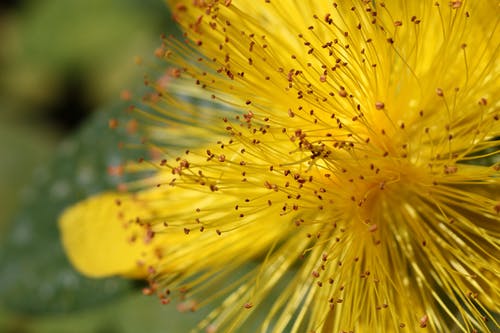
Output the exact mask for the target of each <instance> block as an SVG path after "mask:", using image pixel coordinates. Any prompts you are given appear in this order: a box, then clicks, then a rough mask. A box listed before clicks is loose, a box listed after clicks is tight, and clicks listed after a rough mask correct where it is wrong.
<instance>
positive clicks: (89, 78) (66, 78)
mask: <svg viewBox="0 0 500 333" xmlns="http://www.w3.org/2000/svg"><path fill="white" fill-rule="evenodd" d="M171 31H172V30H171V24H170V23H169V13H168V11H167V9H166V7H165V4H164V3H163V2H162V1H161V0H107V1H101V0H88V1H74V0H69V1H65V0H64V1H63V0H45V1H36V0H32V1H28V0H25V1H21V0H20V1H10V5H9V6H6V4H4V3H2V4H0V40H1V41H2V47H0V154H1V156H2V158H1V159H0V202H1V204H0V207H1V209H0V261H1V263H0V332H6V333H9V332H16V333H34V332H42V333H43V332H51V333H53V332H86V333H90V332H138V331H147V332H164V331H165V327H172V329H173V331H174V332H176V331H185V330H186V327H188V326H187V324H186V323H189V325H192V322H193V318H192V316H191V315H186V316H185V320H183V321H182V322H184V324H183V323H182V322H181V323H180V324H179V323H178V324H177V325H184V327H182V326H172V325H173V324H172V323H173V322H174V320H172V318H173V317H174V316H175V317H176V314H177V311H176V309H175V307H174V306H170V307H162V306H160V305H159V304H158V301H157V299H155V298H146V297H144V296H142V295H141V294H140V291H139V288H138V286H134V283H133V282H130V281H125V280H119V279H109V280H104V281H102V280H90V279H86V278H83V277H81V276H79V275H78V274H77V273H76V272H75V271H74V270H73V269H72V268H71V267H70V265H69V264H68V262H67V260H66V259H65V257H64V255H63V253H62V249H61V246H60V242H59V239H58V230H57V225H56V222H57V221H56V218H57V215H58V213H59V212H60V211H61V210H62V209H63V207H64V206H65V205H67V204H69V203H71V202H74V201H76V200H79V199H81V198H83V197H84V196H86V195H88V194H90V193H95V192H97V191H100V190H102V189H104V188H109V187H114V186H115V185H116V183H117V181H118V178H116V177H114V176H109V175H108V174H107V167H108V166H110V165H116V164H118V163H119V162H120V160H121V159H123V156H122V155H121V154H122V151H119V149H118V148H117V141H119V140H120V135H121V136H122V137H123V135H125V134H124V133H120V132H118V133H113V132H112V131H110V130H109V129H108V128H107V127H108V120H109V118H111V117H114V115H117V117H121V118H122V122H125V121H126V120H124V119H123V117H126V116H127V114H126V113H125V112H123V111H124V110H125V109H126V106H127V105H128V103H125V102H121V103H120V102H118V103H115V104H114V106H113V107H111V108H106V109H102V108H100V111H97V113H96V114H95V115H93V116H91V119H89V120H88V121H87V122H86V125H84V127H83V128H82V130H80V131H78V133H76V134H71V133H70V132H69V131H70V130H71V131H72V130H73V129H75V128H76V127H78V126H79V124H80V122H81V120H82V119H84V118H87V117H88V116H89V114H90V111H93V110H94V109H97V110H99V108H97V106H99V105H106V104H109V101H117V100H118V99H119V92H120V91H121V90H123V89H125V88H129V87H131V86H135V87H137V86H138V84H140V82H141V81H142V76H143V75H144V73H145V72H149V71H150V70H149V69H148V68H147V67H144V66H143V67H138V66H136V64H135V63H134V57H135V56H136V55H138V56H143V57H144V58H146V59H147V58H148V57H149V55H150V54H152V51H153V50H154V49H155V47H156V46H157V45H158V44H159V35H160V33H162V32H165V33H170V32H171ZM145 63H152V62H151V61H148V60H146V61H145ZM135 96H136V97H137V98H138V99H140V96H139V95H138V94H135ZM103 133H104V135H103ZM68 134H69V136H70V137H71V138H70V139H64V142H63V143H62V144H61V141H62V140H63V137H65V136H68ZM127 137H129V135H128V134H127ZM57 147H59V148H57ZM127 295H128V296H127ZM118 296H123V297H121V298H119V297H118ZM112 299H114V300H113V301H112ZM110 301H111V303H110ZM78 309H83V310H78ZM70 310H71V312H68V311H70ZM77 310H78V311H77ZM49 312H50V313H52V314H51V315H47V314H46V313H49ZM197 316H199V315H198V314H197ZM175 322H179V321H178V320H176V321H175Z"/></svg>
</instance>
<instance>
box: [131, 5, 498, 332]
mask: <svg viewBox="0 0 500 333" xmlns="http://www.w3.org/2000/svg"><path fill="white" fill-rule="evenodd" d="M170 5H171V8H172V11H173V14H174V17H175V19H176V20H177V21H178V22H179V23H180V25H181V26H182V27H183V29H184V31H185V33H184V37H185V40H184V41H179V40H177V39H175V38H173V37H164V38H163V43H162V46H161V47H160V48H159V49H158V50H156V52H155V54H156V55H157V56H158V57H160V58H165V59H166V60H167V61H168V63H169V66H170V69H169V70H168V71H167V73H166V74H165V76H164V77H162V78H161V79H159V80H157V81H155V80H150V81H149V82H148V84H149V85H151V86H154V87H155V89H156V90H155V93H153V94H151V95H150V96H148V98H147V99H146V101H147V103H149V105H150V107H151V108H150V110H149V111H142V110H138V112H140V113H141V114H142V115H143V116H144V120H143V122H142V123H143V124H145V126H147V127H148V130H149V131H150V139H151V140H150V141H149V142H153V143H154V144H152V146H154V149H155V150H156V151H157V152H158V151H159V152H160V158H159V159H158V160H153V161H151V162H150V164H148V167H147V168H148V169H149V168H150V166H153V167H154V169H155V170H157V171H156V174H155V176H153V177H151V178H148V179H146V180H144V181H142V182H141V186H143V187H144V186H145V184H148V185H150V188H149V189H143V190H142V191H141V192H140V193H142V194H140V195H142V196H143V197H144V201H146V202H147V204H148V205H149V206H150V207H151V209H152V210H153V211H155V212H156V213H150V214H148V216H147V217H145V218H142V219H141V217H140V216H138V218H139V219H138V221H139V222H140V224H142V225H145V226H146V227H147V229H148V230H150V231H151V232H153V233H154V234H155V235H156V236H155V237H156V238H158V237H160V238H161V239H168V237H169V235H170V234H175V235H176V236H175V237H179V235H178V234H179V233H183V236H184V238H185V240H183V241H180V242H179V243H178V244H177V245H176V244H175V243H174V244H172V242H170V243H169V245H168V246H163V245H162V244H163V243H162V241H161V239H160V240H159V241H158V242H157V243H156V244H157V245H155V246H156V247H155V251H156V252H155V253H156V258H155V260H153V261H151V262H150V263H149V265H150V266H151V267H150V268H151V269H150V273H151V274H150V279H151V281H153V282H152V286H153V289H154V290H155V291H156V292H158V294H159V295H160V297H161V298H162V300H165V299H170V297H171V296H170V290H174V289H178V290H180V291H181V292H182V293H183V294H185V295H183V298H185V299H187V300H190V301H192V302H193V303H189V304H190V308H197V307H198V306H199V305H202V304H204V303H205V302H210V301H213V299H216V298H218V297H219V296H220V297H222V301H221V302H220V304H219V306H218V307H217V308H216V309H215V310H214V311H213V312H212V313H211V314H210V315H209V316H208V317H207V319H206V320H205V321H203V322H202V323H200V325H199V328H200V329H205V330H206V331H207V332H215V331H217V332H226V331H227V332H237V331H238V329H239V328H240V327H241V325H243V324H244V322H256V321H258V322H259V323H260V324H259V325H258V326H257V328H256V330H260V331H262V332H317V333H319V332H325V333H326V332H399V331H401V332H420V331H421V330H422V329H423V328H426V329H427V331H429V332H431V331H432V332H449V331H451V330H452V329H456V330H459V331H464V332H473V331H488V323H487V321H490V322H493V326H496V323H495V319H494V317H493V315H491V312H499V308H498V304H499V301H500V297H499V295H500V288H499V286H500V284H499V282H500V279H499V270H500V265H499V260H498V258H499V251H498V248H499V241H498V239H499V238H498V237H499V235H500V227H499V226H500V224H499V219H500V215H499V214H500V197H499V195H500V173H499V169H500V163H499V162H498V147H499V144H500V140H499V137H500V121H499V117H500V111H499V103H498V97H499V93H500V78H499V72H500V71H499V64H498V60H497V59H498V49H499V40H500V35H499V29H498V23H499V18H500V15H499V14H500V7H499V6H498V3H497V1H495V0H485V1H472V0H470V1H451V2H449V1H435V0H433V1H427V0H425V1H404V0H396V1H387V3H384V2H381V1H376V0H373V1H372V0H346V1H338V2H337V3H335V2H332V1H312V0H309V1H308V0H305V1H293V0H265V1H264V0H258V1H256V0H253V1H250V0H233V1H231V0H226V1H218V0H194V1H170ZM195 100H196V101H197V102H196V101H195ZM200 101H203V102H202V103H200ZM196 104H198V106H196ZM193 138H194V139H193ZM179 141H180V142H179ZM178 143H180V145H181V146H184V147H185V146H190V148H189V150H185V151H182V152H181V153H175V151H176V149H175V148H170V149H167V148H165V146H167V147H169V146H170V147H172V146H175V145H176V144H178ZM179 150H180V149H178V150H177V152H178V151H179ZM183 150H184V149H183ZM484 164H487V165H484ZM151 193H154V194H151ZM134 218H135V216H134ZM166 242H167V243H168V241H166ZM248 262H256V263H258V264H257V268H255V269H253V270H252V271H251V272H250V273H249V274H247V275H244V276H243V277H241V278H234V279H233V280H232V281H233V282H232V283H230V284H228V285H227V286H225V287H223V288H221V290H220V293H214V291H213V288H214V286H219V287H220V285H221V281H226V280H227V279H228V277H230V276H232V275H233V274H235V273H234V272H236V271H237V269H239V268H240V267H242V266H244V265H245V264H246V263H248ZM165 286H168V288H169V289H168V290H169V291H168V293H167V294H165V293H164V288H165ZM276 291H277V292H276ZM207 294H208V295H209V297H208V296H207ZM205 297H208V298H205ZM164 302H166V301H164ZM266 307H267V308H266ZM259 308H265V309H266V311H267V315H266V316H265V317H264V319H262V317H260V318H259V317H258V313H259V312H258V309H259ZM256 309H257V310H256ZM490 327H491V325H490Z"/></svg>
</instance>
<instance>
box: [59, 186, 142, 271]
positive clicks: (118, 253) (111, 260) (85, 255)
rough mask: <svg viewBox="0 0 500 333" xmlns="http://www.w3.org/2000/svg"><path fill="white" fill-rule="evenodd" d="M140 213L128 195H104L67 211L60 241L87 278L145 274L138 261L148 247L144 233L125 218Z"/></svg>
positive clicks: (92, 198) (138, 204) (63, 219)
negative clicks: (127, 215)
mask: <svg viewBox="0 0 500 333" xmlns="http://www.w3.org/2000/svg"><path fill="white" fill-rule="evenodd" d="M134 210H136V211H135V213H139V212H140V211H141V210H144V209H142V207H141V205H140V203H138V202H134V200H132V199H131V197H130V195H124V194H119V193H104V194H101V195H98V196H94V197H91V198H89V199H87V200H84V201H82V202H80V203H78V204H76V205H74V206H72V207H70V208H68V209H67V210H66V211H65V212H64V213H63V214H62V215H61V217H60V220H59V226H60V230H61V236H62V242H63V245H64V249H65V250H66V254H67V256H68V258H69V259H70V261H71V263H72V264H73V265H74V266H75V267H76V268H77V269H78V270H79V271H80V272H81V273H83V274H85V275H87V276H90V277H104V276H109V275H126V276H133V277H143V276H145V275H146V274H147V270H146V268H145V267H142V268H141V261H142V260H144V256H145V253H146V252H147V250H148V247H149V245H148V244H147V243H148V242H147V241H146V238H145V237H146V236H147V235H146V231H145V230H144V229H143V228H142V227H140V226H139V225H138V224H135V223H133V222H131V221H129V220H127V219H126V218H125V215H124V214H125V213H128V212H130V211H134Z"/></svg>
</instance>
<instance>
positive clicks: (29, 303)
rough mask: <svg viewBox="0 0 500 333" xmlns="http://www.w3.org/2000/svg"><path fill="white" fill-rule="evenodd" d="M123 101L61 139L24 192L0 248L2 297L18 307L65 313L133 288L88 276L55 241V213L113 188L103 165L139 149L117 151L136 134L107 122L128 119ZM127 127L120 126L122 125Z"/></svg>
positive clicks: (128, 283) (112, 178) (116, 162)
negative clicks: (112, 127)
mask: <svg viewBox="0 0 500 333" xmlns="http://www.w3.org/2000/svg"><path fill="white" fill-rule="evenodd" d="M127 106H128V105H127V104H126V103H125V102H121V103H118V104H116V105H114V106H112V107H110V108H109V109H105V110H101V111H100V112H96V113H95V114H94V115H93V117H92V118H91V119H90V120H89V121H88V123H87V124H86V125H84V126H83V127H82V129H81V131H80V132H79V133H77V134H76V135H75V136H74V137H73V138H71V139H69V140H68V141H66V142H64V143H62V144H61V147H60V149H59V151H58V152H57V154H56V156H55V158H54V159H53V160H52V161H51V163H49V165H47V166H45V167H41V168H38V169H37V170H36V171H35V173H34V175H33V179H32V181H31V184H30V186H29V188H27V189H26V190H25V191H23V194H24V195H23V198H22V200H21V205H20V206H21V209H20V211H19V213H18V214H17V215H16V216H15V218H14V220H13V221H12V223H11V227H10V230H8V232H7V234H6V235H4V237H3V242H2V244H1V248H0V300H2V302H3V303H4V305H5V306H6V307H8V308H10V309H12V310H16V311H19V312H24V313H37V314H38V313H53V312H66V311H70V310H76V309H80V308H85V307H89V306H92V305H95V304H98V303H102V302H104V301H106V300H109V299H112V298H115V297H117V296H118V295H121V294H123V293H124V291H127V290H130V289H131V288H132V282H131V281H127V280H123V279H119V278H110V279H102V280H98V279H88V278H85V277H83V276H81V275H79V274H78V273H77V272H76V271H75V270H74V269H73V268H72V267H71V265H70V264H69V262H68V261H67V259H66V257H65V254H64V252H63V249H62V246H61V244H60V240H59V233H58V228H57V218H58V216H59V214H60V213H61V212H62V210H63V209H64V208H65V207H67V206H68V205H70V204H72V203H75V202H77V201H79V200H81V199H83V198H85V197H87V196H89V195H91V194H94V193H97V192H100V191H103V190H106V189H110V188H114V187H116V186H117V184H118V183H119V182H120V181H121V179H119V177H118V176H111V175H109V174H108V172H107V169H108V167H110V166H117V165H119V164H120V163H121V162H122V161H123V160H124V159H125V158H131V157H133V156H131V155H133V154H134V153H135V154H140V152H139V151H135V152H134V151H127V155H128V156H125V152H124V151H122V150H120V149H118V143H119V142H120V141H122V140H130V139H134V137H138V136H139V134H127V133H126V130H125V129H121V130H120V129H117V130H116V131H113V130H110V129H109V128H108V122H109V119H111V118H114V119H117V120H118V121H119V122H120V123H122V124H123V123H126V122H127V121H128V119H129V117H130V116H129V114H128V113H127V112H126V111H125V110H126V109H127ZM122 127H126V126H122Z"/></svg>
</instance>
